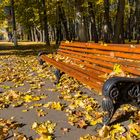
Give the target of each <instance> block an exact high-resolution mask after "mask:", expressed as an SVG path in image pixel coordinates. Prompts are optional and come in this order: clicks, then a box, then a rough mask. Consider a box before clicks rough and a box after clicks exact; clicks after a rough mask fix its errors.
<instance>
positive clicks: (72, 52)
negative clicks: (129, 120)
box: [58, 49, 140, 68]
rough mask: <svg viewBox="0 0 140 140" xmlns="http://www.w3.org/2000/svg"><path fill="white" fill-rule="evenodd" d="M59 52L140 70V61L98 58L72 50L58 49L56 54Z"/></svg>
mask: <svg viewBox="0 0 140 140" xmlns="http://www.w3.org/2000/svg"><path fill="white" fill-rule="evenodd" d="M59 52H63V53H70V54H75V55H79V56H83V57H87V58H91V59H99V60H103V61H107V62H112V63H118V64H122V65H126V66H130V67H136V68H140V61H139V62H130V61H128V60H124V59H117V58H113V57H109V56H103V55H100V56H98V55H93V54H85V53H80V52H75V51H72V50H61V49H60V50H58V53H59Z"/></svg>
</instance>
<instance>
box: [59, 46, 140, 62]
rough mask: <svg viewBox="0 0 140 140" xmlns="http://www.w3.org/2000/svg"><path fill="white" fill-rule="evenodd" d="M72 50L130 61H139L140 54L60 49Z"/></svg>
mask: <svg viewBox="0 0 140 140" xmlns="http://www.w3.org/2000/svg"><path fill="white" fill-rule="evenodd" d="M62 48H63V49H66V50H72V51H77V52H84V53H91V54H102V55H107V56H113V57H117V58H118V57H120V58H127V59H132V60H140V54H133V53H122V52H113V51H99V50H95V49H83V48H70V47H63V46H61V49H62Z"/></svg>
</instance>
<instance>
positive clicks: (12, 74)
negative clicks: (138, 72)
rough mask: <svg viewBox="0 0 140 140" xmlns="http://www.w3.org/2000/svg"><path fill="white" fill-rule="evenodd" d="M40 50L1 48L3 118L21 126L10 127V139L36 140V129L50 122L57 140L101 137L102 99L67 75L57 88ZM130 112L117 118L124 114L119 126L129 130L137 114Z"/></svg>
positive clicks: (0, 71) (0, 77)
mask: <svg viewBox="0 0 140 140" xmlns="http://www.w3.org/2000/svg"><path fill="white" fill-rule="evenodd" d="M36 47H37V46H36ZM36 47H33V49H32V47H29V48H28V47H25V48H24V49H18V50H16V49H13V48H9V49H7V47H6V49H4V48H5V47H0V92H1V93H0V108H1V110H0V118H2V119H4V120H11V119H12V120H13V121H12V122H14V121H15V122H17V124H18V127H17V126H11V124H10V127H11V128H10V129H9V131H8V133H7V134H8V135H6V136H5V137H6V139H7V140H13V137H14V136H13V135H15V134H14V133H17V132H18V133H23V134H24V135H26V137H28V138H30V139H35V138H37V137H39V135H38V134H37V131H35V130H33V129H32V125H33V124H34V126H35V123H36V122H37V123H43V122H46V121H51V122H52V123H56V127H55V129H54V132H53V136H54V139H56V140H85V139H82V138H81V139H80V137H82V136H84V135H86V134H91V135H94V136H96V135H97V136H98V134H97V132H96V131H95V125H96V123H98V122H100V121H101V119H102V112H101V107H100V104H101V100H102V97H101V96H99V95H97V94H95V93H94V92H93V91H91V90H89V89H88V88H86V87H84V86H83V85H81V84H79V83H78V82H77V81H75V80H73V79H72V78H69V77H68V76H67V75H66V74H65V75H64V76H63V77H62V78H61V81H60V83H59V84H58V85H57V86H55V85H54V84H53V81H54V80H55V77H54V75H53V73H52V72H50V69H52V70H53V68H50V67H48V66H47V67H46V68H43V69H42V66H40V65H39V64H38V61H37V53H38V52H39V49H37V48H36ZM40 49H41V50H42V49H45V48H40ZM91 108H92V109H91ZM129 108H130V111H128V112H126V110H125V108H124V110H125V111H122V110H121V111H118V113H116V114H115V116H114V119H117V118H118V116H120V114H121V117H120V118H119V119H118V121H117V123H121V124H123V126H124V127H125V128H127V125H128V123H129V121H128V119H129V118H130V116H131V115H133V114H134V111H135V109H134V110H133V109H131V107H128V108H127V109H129ZM123 113H124V115H123ZM1 122H2V121H1V120H0V124H1ZM5 124H6V125H7V122H6V123H5ZM8 126H9V125H8ZM14 127H16V128H17V130H14V129H13V128H14ZM113 129H114V128H113ZM39 131H40V130H39ZM40 133H41V132H39V134H40ZM14 139H15V140H16V138H14ZM92 139H94V138H92ZM47 140H48V139H47Z"/></svg>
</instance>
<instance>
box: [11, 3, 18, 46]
mask: <svg viewBox="0 0 140 140" xmlns="http://www.w3.org/2000/svg"><path fill="white" fill-rule="evenodd" d="M11 10H12V24H13V42H14V46H15V47H17V45H18V44H17V31H16V19H15V8H14V0H11Z"/></svg>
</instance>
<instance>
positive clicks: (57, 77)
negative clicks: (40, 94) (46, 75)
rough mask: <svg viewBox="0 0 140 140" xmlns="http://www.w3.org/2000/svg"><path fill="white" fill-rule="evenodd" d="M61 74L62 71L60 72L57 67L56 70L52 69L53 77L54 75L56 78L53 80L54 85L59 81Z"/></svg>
mask: <svg viewBox="0 0 140 140" xmlns="http://www.w3.org/2000/svg"><path fill="white" fill-rule="evenodd" d="M62 74H63V73H61V72H60V70H59V69H56V70H55V71H54V75H55V77H56V80H55V82H54V84H55V85H56V84H58V83H59V80H60V78H61V76H62Z"/></svg>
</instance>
